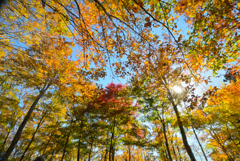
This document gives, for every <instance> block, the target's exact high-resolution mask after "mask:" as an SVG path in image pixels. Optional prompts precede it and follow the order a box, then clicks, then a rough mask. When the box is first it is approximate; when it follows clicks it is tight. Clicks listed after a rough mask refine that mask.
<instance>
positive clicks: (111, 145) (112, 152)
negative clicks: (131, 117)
mask: <svg viewBox="0 0 240 161" xmlns="http://www.w3.org/2000/svg"><path fill="white" fill-rule="evenodd" d="M114 129H115V117H114V120H113V129H112V136H111V144H110V149H109V161H114V150H113V139H114ZM111 155H112V157H111Z"/></svg>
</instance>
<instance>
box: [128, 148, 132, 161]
mask: <svg viewBox="0 0 240 161" xmlns="http://www.w3.org/2000/svg"><path fill="white" fill-rule="evenodd" d="M128 160H129V161H131V149H130V145H128Z"/></svg>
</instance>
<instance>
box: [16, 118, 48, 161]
mask: <svg viewBox="0 0 240 161" xmlns="http://www.w3.org/2000/svg"><path fill="white" fill-rule="evenodd" d="M44 117H45V113H44V114H43V116H42V118H41V119H40V121H39V123H38V126H37V128H36V130H35V132H34V133H33V136H32V138H31V140H30V142H29V144H28V146H27V148H26V149H25V150H24V152H23V154H22V157H21V159H20V161H22V160H23V158H24V155H25V154H26V152H27V151H28V149H29V147H30V145H31V144H32V142H33V140H34V138H35V135H36V133H37V131H38V129H39V128H40V126H41V125H42V123H43V119H44Z"/></svg>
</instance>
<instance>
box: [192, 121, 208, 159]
mask: <svg viewBox="0 0 240 161" xmlns="http://www.w3.org/2000/svg"><path fill="white" fill-rule="evenodd" d="M192 129H193V133H194V135H195V137H196V139H197V142H198V145H199V146H200V148H201V150H202V153H203V156H204V158H205V160H206V161H208V159H207V156H206V154H205V152H204V150H203V147H202V144H201V143H200V141H199V139H198V136H197V133H196V131H195V129H194V127H193V126H192Z"/></svg>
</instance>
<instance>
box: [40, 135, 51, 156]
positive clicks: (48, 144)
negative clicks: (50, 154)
mask: <svg viewBox="0 0 240 161" xmlns="http://www.w3.org/2000/svg"><path fill="white" fill-rule="evenodd" d="M52 136H53V135H52V133H51V134H50V137H49V140H48V142H47V144H46V146H45V148H44V150H43V152H42V156H43V155H44V154H45V152H46V149H47V147H48V145H49V143H50V141H51V139H52Z"/></svg>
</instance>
